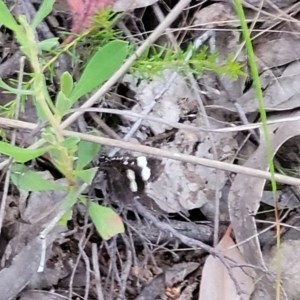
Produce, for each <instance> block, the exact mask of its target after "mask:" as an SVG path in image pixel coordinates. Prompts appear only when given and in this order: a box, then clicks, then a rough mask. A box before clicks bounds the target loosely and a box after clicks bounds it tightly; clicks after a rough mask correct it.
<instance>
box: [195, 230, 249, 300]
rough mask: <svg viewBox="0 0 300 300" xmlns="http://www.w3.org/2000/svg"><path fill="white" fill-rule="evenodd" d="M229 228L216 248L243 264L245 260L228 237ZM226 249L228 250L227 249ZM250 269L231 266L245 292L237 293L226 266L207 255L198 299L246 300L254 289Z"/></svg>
mask: <svg viewBox="0 0 300 300" xmlns="http://www.w3.org/2000/svg"><path fill="white" fill-rule="evenodd" d="M230 231H231V230H230V229H228V230H227V232H226V233H225V235H224V237H223V238H222V240H221V241H220V242H219V244H218V245H217V247H216V249H218V250H220V251H222V253H223V255H224V256H226V257H228V258H230V259H232V260H233V261H235V262H236V263H238V264H245V263H246V261H245V259H244V257H243V256H242V254H241V252H240V251H239V249H238V248H237V247H233V248H231V249H228V248H230V247H232V246H234V245H235V243H234V242H233V240H232V239H231V237H230ZM227 249H228V250H227ZM250 272H251V270H250V269H246V268H244V269H241V268H233V269H232V273H233V275H234V277H235V279H236V280H237V282H238V284H239V286H240V289H241V290H242V291H243V292H244V293H245V294H243V295H238V294H237V290H236V286H235V284H234V282H233V281H232V279H231V278H230V276H229V274H228V270H227V268H226V267H225V266H224V265H223V264H222V262H221V261H220V260H219V259H217V258H214V257H213V256H211V255H209V256H208V258H207V260H206V262H205V264H204V268H203V272H202V280H201V285H200V295H199V300H207V299H209V300H238V299H240V300H247V299H250V295H251V293H252V292H253V290H254V284H253V281H252V278H251V276H250V274H251V273H250ZM247 274H249V275H247Z"/></svg>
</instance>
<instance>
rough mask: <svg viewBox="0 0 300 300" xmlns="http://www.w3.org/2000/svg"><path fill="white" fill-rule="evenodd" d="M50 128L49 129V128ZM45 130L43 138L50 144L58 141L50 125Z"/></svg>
mask: <svg viewBox="0 0 300 300" xmlns="http://www.w3.org/2000/svg"><path fill="white" fill-rule="evenodd" d="M47 129H48V130H47ZM45 130H46V131H45V132H42V135H41V136H42V138H43V139H44V140H45V141H47V142H48V143H49V144H52V145H54V144H55V143H56V138H55V136H54V134H53V133H52V132H51V131H50V130H49V127H47V128H46V129H45Z"/></svg>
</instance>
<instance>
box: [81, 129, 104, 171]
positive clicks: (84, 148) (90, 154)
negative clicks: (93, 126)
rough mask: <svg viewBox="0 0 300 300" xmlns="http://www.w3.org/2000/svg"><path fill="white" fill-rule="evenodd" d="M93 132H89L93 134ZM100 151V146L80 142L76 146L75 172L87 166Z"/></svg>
mask: <svg viewBox="0 0 300 300" xmlns="http://www.w3.org/2000/svg"><path fill="white" fill-rule="evenodd" d="M93 133H95V132H90V134H93ZM99 151H100V145H99V144H96V143H92V142H87V141H83V140H81V141H80V142H79V144H78V160H77V166H76V170H82V169H83V168H84V167H85V166H87V165H88V164H89V163H90V162H91V161H92V160H93V159H94V157H95V156H96V154H97V153H98V152H99Z"/></svg>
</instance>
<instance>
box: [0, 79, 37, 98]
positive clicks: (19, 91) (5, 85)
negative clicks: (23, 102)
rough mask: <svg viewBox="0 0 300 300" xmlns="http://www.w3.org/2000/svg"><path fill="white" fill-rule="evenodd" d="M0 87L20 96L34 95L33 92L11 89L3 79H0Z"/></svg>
mask: <svg viewBox="0 0 300 300" xmlns="http://www.w3.org/2000/svg"><path fill="white" fill-rule="evenodd" d="M0 87H2V88H3V89H5V90H6V91H9V92H11V93H13V94H19V95H22V96H23V95H33V94H34V92H33V91H27V90H18V89H14V88H12V87H10V86H9V85H8V84H6V83H5V82H4V81H3V80H2V79H1V78H0Z"/></svg>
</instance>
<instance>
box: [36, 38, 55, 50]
mask: <svg viewBox="0 0 300 300" xmlns="http://www.w3.org/2000/svg"><path fill="white" fill-rule="evenodd" d="M58 45H59V44H58V38H56V37H55V38H51V39H47V40H44V41H41V42H39V43H38V47H39V49H41V50H43V51H50V50H51V49H52V48H54V47H55V46H58Z"/></svg>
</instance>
